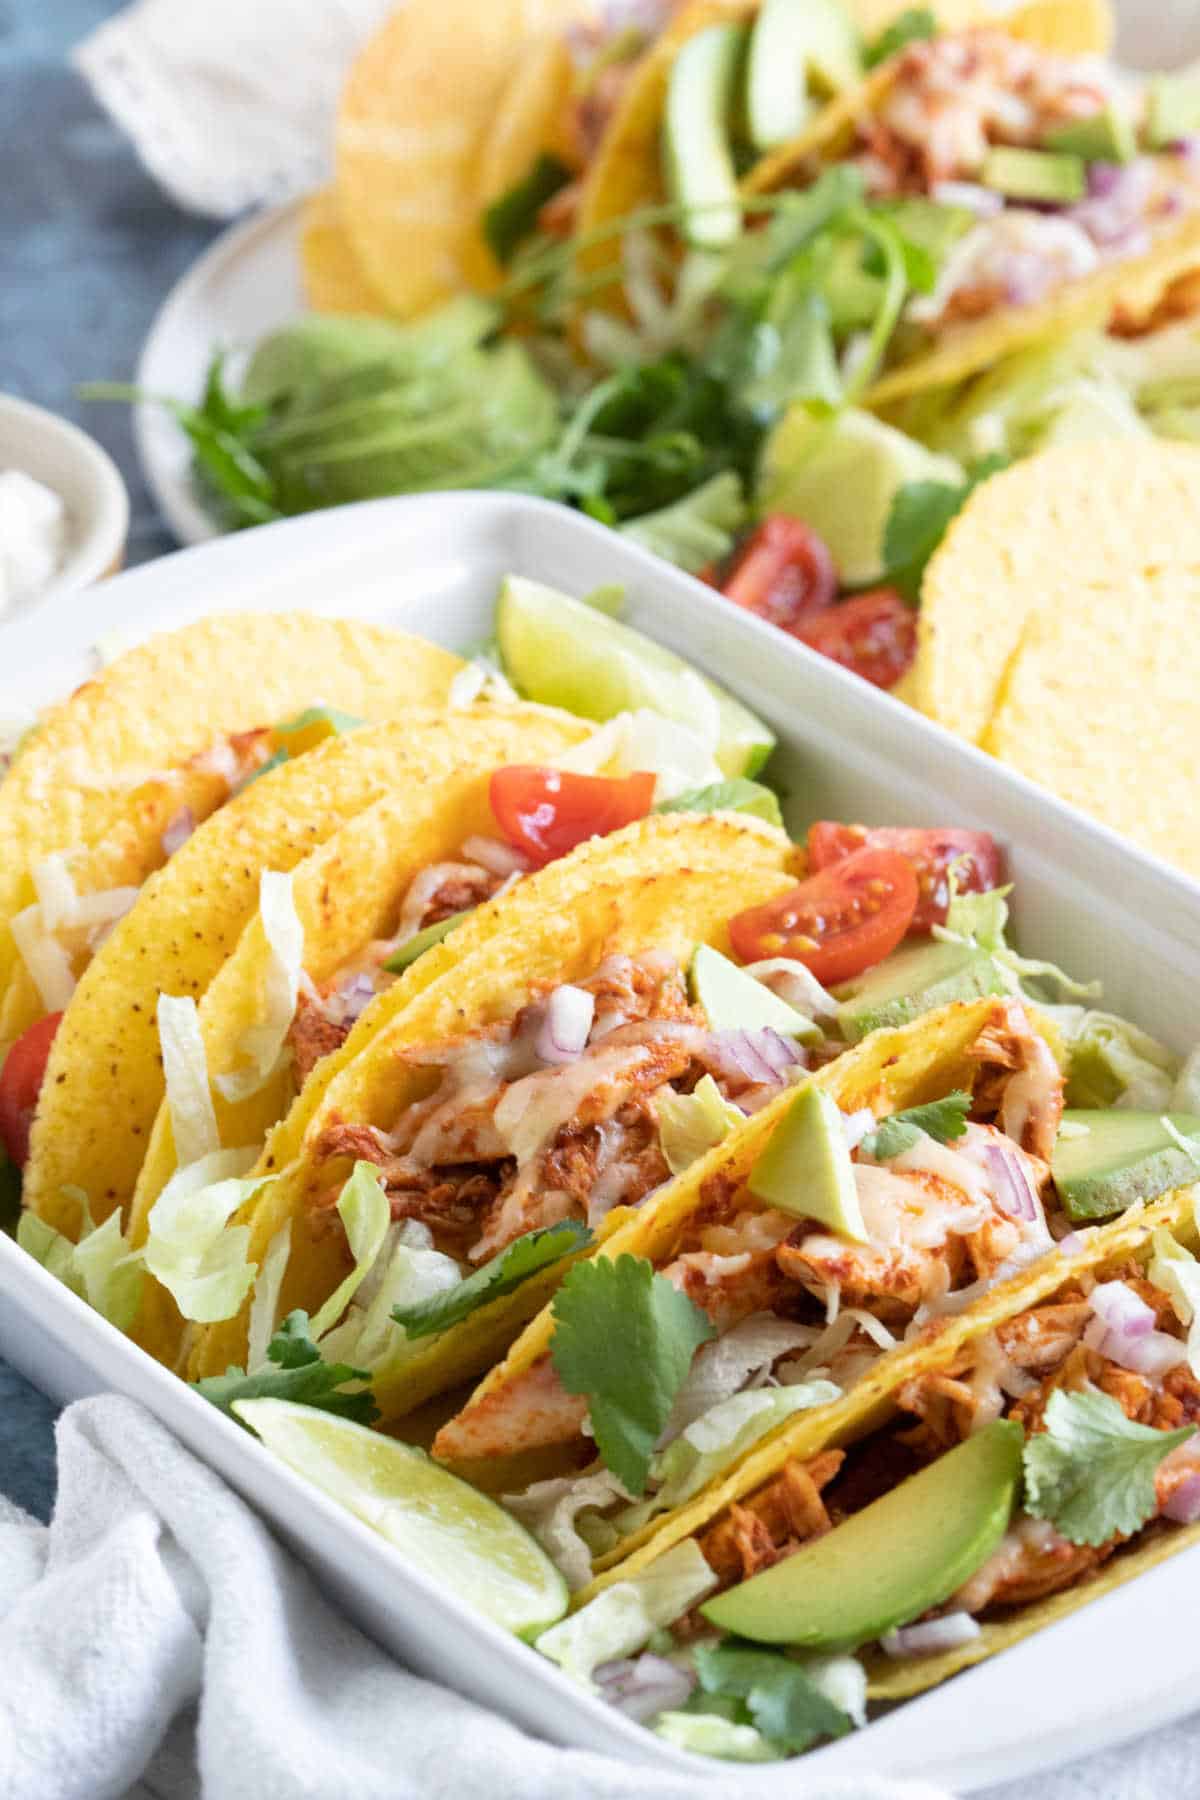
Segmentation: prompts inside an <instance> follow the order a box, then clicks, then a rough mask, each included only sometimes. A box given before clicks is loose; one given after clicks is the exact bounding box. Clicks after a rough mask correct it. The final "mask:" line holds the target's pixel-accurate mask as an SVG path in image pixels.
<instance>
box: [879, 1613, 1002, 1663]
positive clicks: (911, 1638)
mask: <svg viewBox="0 0 1200 1800" xmlns="http://www.w3.org/2000/svg"><path fill="white" fill-rule="evenodd" d="M978 1636H979V1624H978V1621H977V1620H975V1619H973V1618H972V1617H971V1615H970V1613H968V1612H952V1613H946V1614H945V1616H944V1617H943V1618H940V1619H924V1620H922V1622H921V1623H920V1624H919V1625H902V1626H901V1627H900V1629H899V1630H898V1631H889V1632H888V1633H887V1634H886V1635H885V1636H884V1637H882V1638H880V1640H879V1642H880V1644H881V1646H882V1648H883V1650H884V1652H885V1654H886V1655H888V1656H892V1657H896V1658H901V1657H908V1656H935V1655H936V1654H937V1652H938V1651H939V1650H957V1649H958V1647H959V1645H960V1644H969V1643H970V1642H971V1641H972V1639H973V1638H977V1637H978Z"/></svg>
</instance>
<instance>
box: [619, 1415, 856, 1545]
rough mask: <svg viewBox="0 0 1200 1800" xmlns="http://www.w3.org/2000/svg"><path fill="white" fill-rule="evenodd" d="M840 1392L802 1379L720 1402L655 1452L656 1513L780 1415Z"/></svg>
mask: <svg viewBox="0 0 1200 1800" xmlns="http://www.w3.org/2000/svg"><path fill="white" fill-rule="evenodd" d="M841 1393H842V1390H841V1388H840V1387H837V1386H836V1385H835V1384H834V1383H833V1382H832V1381H805V1382H801V1383H799V1384H798V1385H797V1386H796V1387H776V1388H753V1389H751V1391H750V1392H749V1393H744V1394H731V1395H730V1396H729V1398H728V1399H727V1400H721V1401H718V1403H717V1404H716V1406H713V1407H710V1408H709V1410H708V1411H707V1412H706V1413H702V1414H701V1416H700V1417H699V1418H698V1419H696V1420H695V1421H694V1422H693V1423H692V1424H691V1425H689V1426H687V1428H686V1429H685V1430H684V1431H683V1432H682V1433H681V1434H680V1436H679V1437H677V1438H676V1439H675V1441H674V1442H673V1443H671V1444H668V1445H667V1447H666V1449H665V1450H660V1451H659V1453H658V1455H657V1456H656V1457H655V1459H654V1462H653V1463H652V1464H651V1467H650V1479H651V1480H652V1481H656V1482H657V1483H658V1490H657V1492H656V1493H655V1495H654V1501H653V1510H654V1512H666V1511H670V1510H671V1509H673V1508H674V1507H676V1506H682V1505H683V1503H684V1501H685V1500H690V1499H691V1498H692V1496H693V1494H698V1493H699V1492H700V1490H701V1488H704V1487H707V1486H708V1484H709V1482H710V1481H714V1480H715V1479H716V1478H717V1476H718V1475H721V1474H723V1473H724V1471H725V1470H726V1469H728V1468H730V1467H732V1465H733V1464H734V1463H735V1462H737V1461H738V1460H739V1459H740V1458H741V1457H742V1456H743V1455H744V1454H745V1452H746V1451H747V1450H748V1449H749V1448H750V1446H751V1445H752V1444H755V1443H757V1442H758V1440H759V1438H761V1437H765V1436H766V1435H767V1433H768V1432H769V1431H773V1430H774V1429H775V1427H776V1426H777V1425H780V1424H782V1423H783V1421H784V1419H787V1418H790V1417H791V1415H792V1414H793V1413H797V1412H804V1411H807V1410H808V1409H809V1408H810V1407H814V1406H828V1405H830V1404H831V1403H832V1402H833V1401H834V1400H838V1399H840V1398H841ZM617 1523H618V1524H619V1523H620V1521H617Z"/></svg>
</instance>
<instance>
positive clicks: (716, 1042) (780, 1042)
mask: <svg viewBox="0 0 1200 1800" xmlns="http://www.w3.org/2000/svg"><path fill="white" fill-rule="evenodd" d="M711 1043H712V1048H713V1050H714V1052H715V1054H716V1056H717V1059H718V1061H720V1062H721V1063H724V1064H725V1065H727V1066H728V1067H729V1068H730V1070H731V1072H736V1073H738V1074H740V1075H743V1076H744V1077H745V1078H746V1080H747V1081H750V1082H753V1083H754V1084H755V1085H756V1086H757V1085H759V1084H760V1083H763V1082H770V1083H776V1082H780V1081H783V1080H785V1079H786V1077H787V1074H788V1071H789V1069H792V1068H793V1067H794V1066H795V1065H796V1063H798V1062H799V1061H800V1052H799V1050H798V1049H797V1048H796V1046H795V1044H793V1043H789V1041H788V1039H787V1038H785V1037H780V1035H779V1033H778V1032H777V1031H773V1030H772V1029H771V1027H770V1026H769V1025H763V1026H760V1027H758V1029H757V1030H755V1031H714V1032H713V1034H712V1039H711Z"/></svg>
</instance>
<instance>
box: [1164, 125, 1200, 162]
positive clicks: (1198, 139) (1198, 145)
mask: <svg viewBox="0 0 1200 1800" xmlns="http://www.w3.org/2000/svg"><path fill="white" fill-rule="evenodd" d="M1167 148H1168V149H1169V150H1170V152H1171V154H1172V156H1178V157H1180V158H1181V160H1182V161H1183V162H1185V163H1188V164H1189V165H1190V166H1191V168H1193V169H1195V168H1200V135H1197V134H1196V133H1195V132H1193V133H1192V134H1191V135H1190V136H1188V137H1181V138H1176V139H1175V142H1174V143H1173V144H1169V145H1168V146H1167Z"/></svg>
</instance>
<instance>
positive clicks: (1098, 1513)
mask: <svg viewBox="0 0 1200 1800" xmlns="http://www.w3.org/2000/svg"><path fill="white" fill-rule="evenodd" d="M1194 1435H1195V1427H1194V1426H1192V1425H1183V1426H1181V1427H1180V1428H1179V1430H1178V1431H1155V1430H1154V1429H1153V1427H1152V1426H1149V1425H1138V1424H1137V1423H1136V1422H1135V1421H1134V1420H1133V1419H1129V1418H1126V1416H1125V1414H1124V1412H1123V1411H1122V1410H1121V1408H1120V1406H1118V1404H1117V1402H1116V1401H1115V1400H1113V1399H1112V1398H1111V1397H1110V1396H1109V1395H1108V1394H1101V1393H1082V1394H1066V1393H1063V1392H1062V1390H1061V1389H1057V1390H1056V1391H1055V1392H1054V1393H1053V1394H1051V1396H1050V1400H1049V1403H1048V1405H1047V1407H1046V1430H1045V1431H1041V1432H1038V1433H1037V1434H1036V1435H1035V1436H1034V1437H1031V1438H1030V1439H1029V1441H1028V1442H1027V1443H1026V1445H1025V1508H1026V1511H1027V1512H1031V1513H1032V1514H1033V1516H1034V1517H1035V1518H1037V1519H1048V1520H1049V1521H1050V1523H1051V1524H1052V1525H1053V1526H1054V1528H1055V1530H1057V1531H1059V1532H1061V1534H1062V1536H1063V1537H1065V1538H1066V1539H1067V1540H1068V1542H1070V1543H1072V1544H1106V1543H1107V1542H1108V1540H1109V1538H1111V1537H1112V1536H1114V1535H1115V1534H1118V1533H1119V1534H1120V1535H1121V1536H1122V1537H1129V1536H1131V1535H1132V1534H1133V1533H1134V1532H1135V1531H1140V1530H1141V1528H1142V1526H1143V1525H1144V1524H1146V1522H1147V1520H1148V1519H1151V1518H1153V1516H1154V1513H1155V1511H1156V1508H1157V1501H1156V1499H1155V1493H1154V1477H1155V1473H1156V1471H1157V1469H1158V1465H1159V1463H1160V1462H1161V1461H1162V1460H1163V1457H1164V1456H1166V1455H1167V1454H1168V1452H1169V1451H1171V1450H1173V1449H1174V1448H1175V1447H1176V1445H1177V1444H1182V1443H1184V1442H1186V1440H1187V1439H1188V1438H1190V1437H1193V1436H1194Z"/></svg>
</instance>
